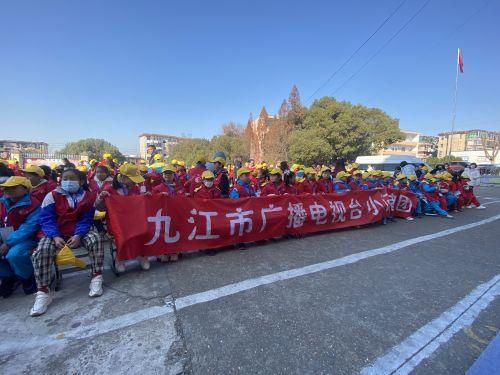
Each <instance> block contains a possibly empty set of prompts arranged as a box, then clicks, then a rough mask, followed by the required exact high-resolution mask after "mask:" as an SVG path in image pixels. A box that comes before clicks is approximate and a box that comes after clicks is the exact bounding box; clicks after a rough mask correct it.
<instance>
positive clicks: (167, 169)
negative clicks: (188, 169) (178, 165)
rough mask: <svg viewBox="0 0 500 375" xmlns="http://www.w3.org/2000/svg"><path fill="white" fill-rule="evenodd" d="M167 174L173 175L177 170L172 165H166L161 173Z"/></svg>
mask: <svg viewBox="0 0 500 375" xmlns="http://www.w3.org/2000/svg"><path fill="white" fill-rule="evenodd" d="M165 172H172V173H175V168H174V167H173V166H171V165H166V166H164V167H163V169H162V170H161V173H165Z"/></svg>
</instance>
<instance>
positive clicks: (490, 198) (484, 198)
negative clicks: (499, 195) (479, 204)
mask: <svg viewBox="0 0 500 375" xmlns="http://www.w3.org/2000/svg"><path fill="white" fill-rule="evenodd" d="M476 198H477V197H476ZM483 199H496V198H492V197H484V198H483Z"/></svg>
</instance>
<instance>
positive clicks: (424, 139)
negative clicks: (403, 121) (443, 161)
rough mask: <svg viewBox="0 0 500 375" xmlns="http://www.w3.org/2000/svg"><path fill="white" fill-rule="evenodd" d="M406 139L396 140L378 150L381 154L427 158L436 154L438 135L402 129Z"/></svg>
mask: <svg viewBox="0 0 500 375" xmlns="http://www.w3.org/2000/svg"><path fill="white" fill-rule="evenodd" d="M401 132H402V133H403V134H404V135H405V139H403V140H401V141H398V142H395V143H393V144H391V145H389V146H387V147H386V148H384V149H382V150H380V151H379V152H378V154H379V155H411V156H416V157H418V158H421V159H426V158H428V157H430V156H433V155H435V153H436V151H437V144H438V137H434V136H430V135H422V134H420V133H417V132H412V131H408V130H401Z"/></svg>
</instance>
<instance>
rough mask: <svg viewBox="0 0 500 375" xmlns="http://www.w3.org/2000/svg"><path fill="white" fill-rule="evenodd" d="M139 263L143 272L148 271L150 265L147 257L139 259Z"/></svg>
mask: <svg viewBox="0 0 500 375" xmlns="http://www.w3.org/2000/svg"><path fill="white" fill-rule="evenodd" d="M139 263H140V265H141V268H142V269H143V270H144V271H147V270H149V268H150V267H151V264H150V263H149V258H148V257H140V259H139Z"/></svg>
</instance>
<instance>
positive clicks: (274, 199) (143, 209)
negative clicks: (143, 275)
mask: <svg viewBox="0 0 500 375" xmlns="http://www.w3.org/2000/svg"><path fill="white" fill-rule="evenodd" d="M416 203H417V198H416V196H415V194H413V193H411V192H408V191H399V190H393V189H382V190H366V191H353V192H348V193H338V194H327V195H309V194H307V195H283V196H271V197H259V198H242V199H235V200H231V199H214V200H206V199H193V198H184V197H165V196H130V197H120V196H111V197H109V198H107V208H108V223H109V227H110V232H111V233H112V234H113V235H114V237H115V240H116V244H117V247H118V257H119V258H120V259H122V260H125V259H132V258H135V257H137V256H140V255H161V254H169V253H179V252H186V251H192V250H202V249H211V248H218V247H224V246H227V245H232V244H238V243H245V242H255V241H259V240H265V239H269V238H275V237H280V236H283V235H285V234H303V233H313V232H319V231H327V230H333V229H339V228H346V227H352V226H358V225H365V224H370V223H374V222H377V221H380V220H382V219H383V218H385V217H390V216H397V217H407V216H410V215H411V213H412V212H413V211H414V209H415V207H416Z"/></svg>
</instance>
